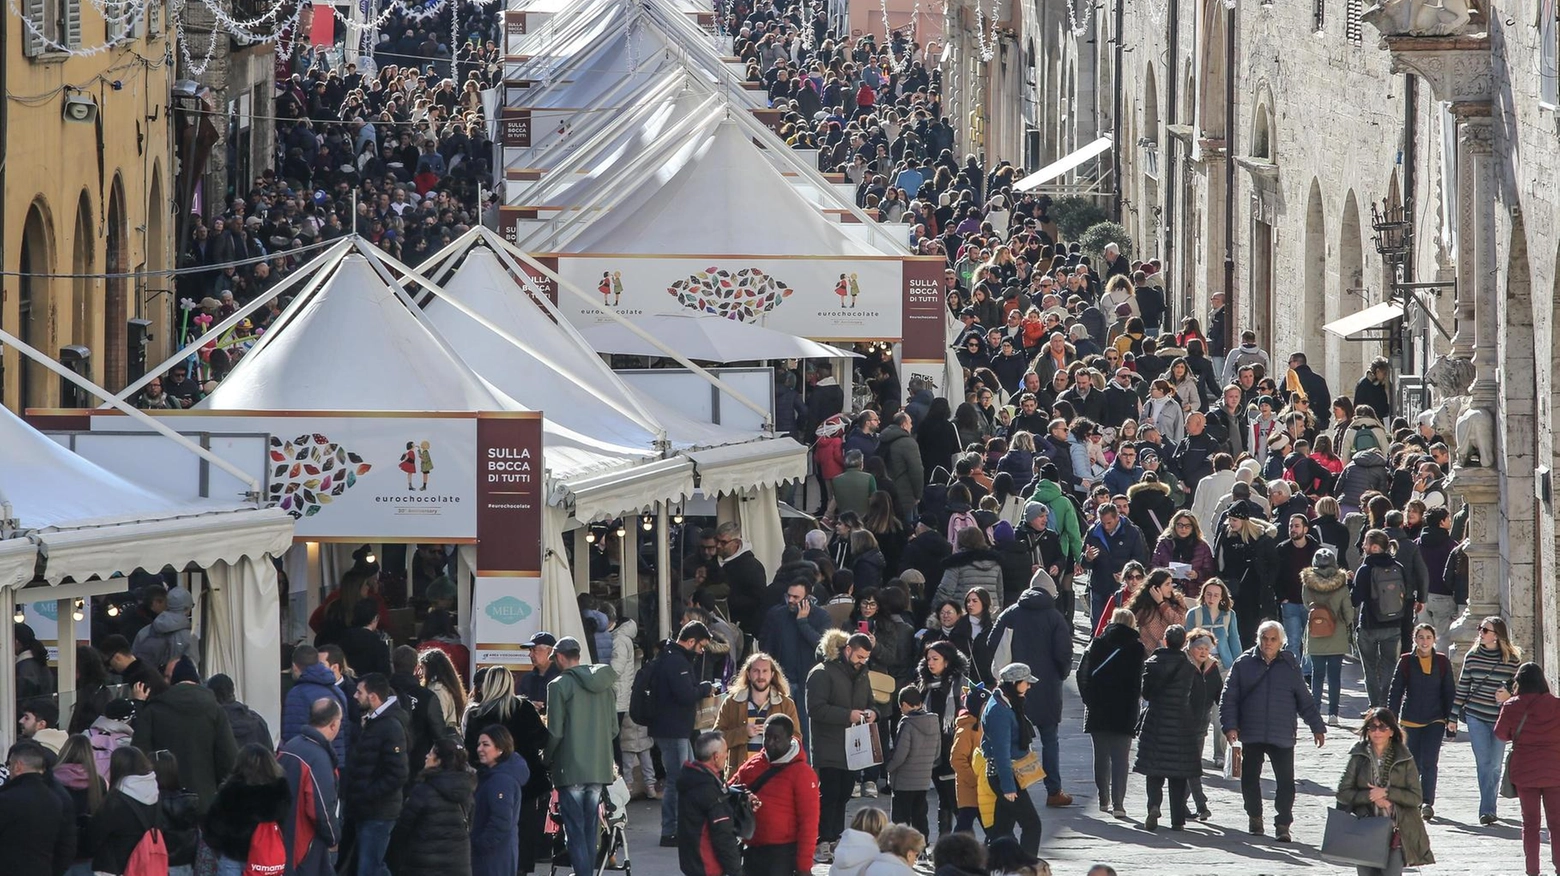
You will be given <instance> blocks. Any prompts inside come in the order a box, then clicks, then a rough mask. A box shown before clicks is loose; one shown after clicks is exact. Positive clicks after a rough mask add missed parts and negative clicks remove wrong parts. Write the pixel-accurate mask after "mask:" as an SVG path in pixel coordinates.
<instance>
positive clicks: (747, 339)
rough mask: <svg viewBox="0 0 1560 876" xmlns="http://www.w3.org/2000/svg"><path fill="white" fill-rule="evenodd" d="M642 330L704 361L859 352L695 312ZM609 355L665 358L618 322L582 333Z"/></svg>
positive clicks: (659, 318)
mask: <svg viewBox="0 0 1560 876" xmlns="http://www.w3.org/2000/svg"><path fill="white" fill-rule="evenodd" d="M639 326H640V327H641V328H643V329H644V330H645V331H648V332H649V333H650V334H652V335H655V337H656V339H657V340H660V341H662V342H663V343H665V344H668V345H670V346H673V347H676V348H677V350H678V351H680V352H681V353H682V354H683V355H684V356H687V357H688V358H690V359H698V360H700V361H703V362H753V361H759V360H764V359H853V358H860V357H859V354H857V353H852V352H851V351H849V350H842V349H840V348H839V347H833V346H830V345H828V344H820V343H818V342H817V341H809V340H808V339H806V338H799V337H797V336H795V335H788V334H786V333H785V332H778V331H775V330H774V329H769V328H764V327H763V326H761V325H754V324H752V323H748V322H742V321H741V320H735V319H722V318H720V317H718V316H707V315H703V314H698V313H693V312H689V313H686V314H682V313H660V314H654V315H651V316H648V317H645V318H644V319H643V320H641V321H640V322H639ZM581 334H582V335H583V336H584V338H585V340H586V342H587V343H589V344H590V345H591V346H592V347H594V348H596V349H597V350H599V351H601V352H603V353H621V354H624V355H630V356H660V355H662V353H661V347H659V346H657V345H655V344H652V343H650V342H648V341H646V340H645V339H644V338H642V337H640V336H639V335H636V334H634V333H633V332H631V331H628V330H627V329H625V328H623V327H622V326H620V325H618V324H616V323H604V324H602V325H598V326H592V327H591V328H587V329H585V330H584V331H582V332H581Z"/></svg>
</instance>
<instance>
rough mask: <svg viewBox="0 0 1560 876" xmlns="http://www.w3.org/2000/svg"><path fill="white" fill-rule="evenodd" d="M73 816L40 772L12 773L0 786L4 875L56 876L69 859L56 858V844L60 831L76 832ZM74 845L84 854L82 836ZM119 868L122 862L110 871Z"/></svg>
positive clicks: (84, 847)
mask: <svg viewBox="0 0 1560 876" xmlns="http://www.w3.org/2000/svg"><path fill="white" fill-rule="evenodd" d="M90 778H96V777H90ZM73 815H74V813H71V812H69V811H67V810H66V808H65V799H64V798H62V797H61V796H60V795H59V794H57V793H55V790H54V788H52V787H50V782H49V780H48V779H47V778H45V777H44V776H43V775H42V774H37V773H33V774H28V775H21V776H15V777H13V778H12V779H11V780H10V781H8V782H6V783H5V785H4V786H0V848H4V849H5V871H6V874H7V876H56V874H57V873H59V872H60V871H61V870H62V869H63V868H64V867H65V866H69V865H70V864H71V861H70V860H60V861H56V860H55V858H56V854H55V852H56V849H55V846H56V840H58V838H59V836H60V833H61V832H62V831H63V830H66V829H69V830H70V831H71V832H72V833H75V832H76V831H75V824H76V821H75V818H74V817H73ZM137 836H138V838H139V835H137ZM77 846H78V851H77V853H76V857H86V853H87V852H88V851H89V850H90V846H89V845H88V843H87V842H86V837H85V836H82V837H81V838H80V841H79V842H78V843H77ZM125 857H126V858H128V857H129V853H128V852H127V853H126V855H125ZM122 870H123V866H122V865H121V867H120V869H119V870H113V871H110V872H115V873H117V872H121V871H122Z"/></svg>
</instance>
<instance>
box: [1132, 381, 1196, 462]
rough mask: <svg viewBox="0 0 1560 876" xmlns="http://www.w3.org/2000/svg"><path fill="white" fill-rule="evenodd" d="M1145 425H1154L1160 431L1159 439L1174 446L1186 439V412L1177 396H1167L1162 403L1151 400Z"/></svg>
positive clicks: (1144, 413) (1148, 403) (1145, 413)
mask: <svg viewBox="0 0 1560 876" xmlns="http://www.w3.org/2000/svg"><path fill="white" fill-rule="evenodd" d="M1187 383H1191V381H1190V380H1188V381H1187ZM1143 423H1144V424H1148V423H1153V424H1154V425H1155V426H1156V427H1158V429H1159V437H1160V438H1162V439H1163V440H1164V441H1165V442H1166V443H1167V444H1170V445H1172V446H1174V445H1176V444H1180V443H1181V439H1183V438H1185V437H1186V412H1185V411H1183V410H1182V409H1181V405H1180V404H1179V400H1178V399H1177V398H1176V396H1175V395H1167V396H1165V398H1164V399H1163V400H1162V401H1156V400H1154V399H1149V400H1148V401H1147V402H1145V403H1144V405H1143Z"/></svg>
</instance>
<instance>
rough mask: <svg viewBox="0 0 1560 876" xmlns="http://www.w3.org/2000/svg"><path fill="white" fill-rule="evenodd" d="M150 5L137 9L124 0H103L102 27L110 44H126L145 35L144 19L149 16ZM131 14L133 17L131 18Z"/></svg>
mask: <svg viewBox="0 0 1560 876" xmlns="http://www.w3.org/2000/svg"><path fill="white" fill-rule="evenodd" d="M151 10H152V4H151V3H146V4H144V5H142V6H140V7H139V8H137V7H136V6H135V5H134V4H132V3H129V2H126V0H104V3H103V18H104V21H103V26H104V31H105V32H106V34H107V36H108V41H109V42H111V43H118V42H126V41H129V40H133V39H137V38H139V37H141V36H142V35H144V34H145V33H146V17H147V16H148V15H150V14H151ZM132 13H134V15H133V16H132Z"/></svg>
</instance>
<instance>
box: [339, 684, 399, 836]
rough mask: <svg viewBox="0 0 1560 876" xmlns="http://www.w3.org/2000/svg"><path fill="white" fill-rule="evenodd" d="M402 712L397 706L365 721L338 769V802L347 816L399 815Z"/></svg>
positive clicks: (382, 816)
mask: <svg viewBox="0 0 1560 876" xmlns="http://www.w3.org/2000/svg"><path fill="white" fill-rule="evenodd" d="M405 715H406V713H405V712H404V711H402V710H401V707H400V706H399V705H394V704H392V705H391V706H390V708H388V709H385V710H384V711H383V712H380V713H379V715H378V716H377V717H372V718H365V719H364V721H363V730H362V732H360V733H359V734H358V737H357V741H356V742H354V743H353V744H352V751H351V752H350V753H348V755H347V762H346V764H345V765H344V766H343V767H342V770H341V800H342V803H343V804H344V808H345V809H346V812H347V814H348V815H349V816H352V817H354V818H357V819H359V820H374V819H378V820H389V819H392V818H395V817H396V816H397V815H400V814H401V789H402V788H404V787H405V786H406V776H407V773H408V771H409V770H410V765H409V764H408V762H407V759H406V751H407V741H406V735H407V734H406V718H405V717H404V716H405Z"/></svg>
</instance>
